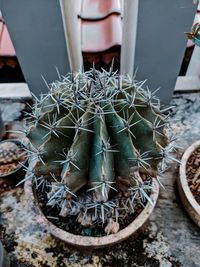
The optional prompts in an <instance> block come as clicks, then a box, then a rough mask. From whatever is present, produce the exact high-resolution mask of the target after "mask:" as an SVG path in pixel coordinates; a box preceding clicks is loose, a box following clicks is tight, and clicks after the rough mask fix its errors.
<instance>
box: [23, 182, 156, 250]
mask: <svg viewBox="0 0 200 267" xmlns="http://www.w3.org/2000/svg"><path fill="white" fill-rule="evenodd" d="M24 189H25V197H26V200H27V203H28V205H29V208H31V209H32V211H33V212H34V213H36V220H37V221H39V222H40V224H43V225H44V226H45V228H46V229H47V230H48V231H49V232H50V233H51V234H52V235H53V236H54V237H56V238H58V239H60V240H62V241H64V242H66V243H68V244H70V245H73V246H76V247H78V248H86V249H96V248H100V247H106V246H109V245H114V244H117V243H119V242H121V241H123V240H125V239H127V238H128V237H130V236H131V235H135V234H136V233H138V231H139V230H141V228H142V227H143V226H144V224H145V222H146V221H147V220H148V218H149V217H150V215H151V213H152V211H153V209H154V207H155V205H156V202H157V199H158V195H159V185H158V182H157V180H156V179H153V184H152V193H151V196H150V198H151V200H152V202H153V205H152V204H150V203H149V202H148V203H147V204H146V206H145V208H144V209H143V211H142V212H141V213H140V214H139V215H138V216H137V218H136V219H135V220H134V221H133V222H132V223H131V224H130V225H129V226H127V227H126V228H124V229H123V230H120V231H119V232H118V233H116V234H111V235H108V236H102V237H88V236H81V235H74V234H71V233H69V232H66V231H64V230H62V229H60V228H58V227H57V226H55V225H54V224H53V223H51V222H50V221H48V219H47V218H46V217H45V216H44V214H43V213H42V211H41V209H40V207H39V204H38V200H37V197H36V195H35V193H34V191H33V186H32V181H31V180H28V181H26V182H25V186H24ZM30 205H31V206H30Z"/></svg>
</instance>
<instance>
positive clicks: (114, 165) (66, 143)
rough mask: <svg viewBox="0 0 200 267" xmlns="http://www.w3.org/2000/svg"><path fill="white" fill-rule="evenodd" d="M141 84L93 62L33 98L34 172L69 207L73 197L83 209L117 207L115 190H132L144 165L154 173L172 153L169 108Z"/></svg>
mask: <svg viewBox="0 0 200 267" xmlns="http://www.w3.org/2000/svg"><path fill="white" fill-rule="evenodd" d="M144 86H145V85H144V82H137V81H135V80H133V79H131V78H130V77H128V76H120V75H118V74H117V73H114V72H112V70H111V71H110V72H107V71H105V70H102V72H100V71H97V70H95V69H92V70H91V71H88V72H85V73H84V72H80V73H76V74H69V75H67V76H66V77H63V78H62V80H60V81H56V82H54V83H53V84H50V85H48V87H49V93H48V94H47V95H45V96H42V97H41V98H40V99H36V102H35V104H34V106H33V107H32V111H31V113H30V114H29V117H30V118H31V120H30V122H29V123H30V127H29V131H28V133H27V137H28V138H29V140H30V150H29V154H30V159H31V160H34V161H36V164H35V167H34V170H33V172H34V177H35V179H36V180H37V177H40V179H41V177H42V178H43V179H44V180H47V181H48V183H49V187H50V192H51V193H50V196H51V197H50V200H51V201H50V202H51V203H54V205H55V204H58V206H61V208H62V210H63V208H66V209H67V210H68V207H71V206H72V203H69V201H70V199H72V202H73V203H76V205H77V203H78V202H79V203H84V204H83V206H85V207H86V209H88V207H89V209H90V208H91V207H93V208H97V209H98V207H100V209H101V211H102V210H103V208H102V207H106V210H107V209H109V208H110V209H113V206H114V204H113V202H112V203H111V202H110V199H112V197H111V196H113V195H115V194H116V191H118V192H120V191H121V193H122V194H125V195H130V191H129V190H130V189H131V188H135V187H136V186H139V185H141V184H142V183H143V179H142V178H141V176H140V173H146V175H147V176H148V177H150V176H152V173H155V171H156V170H157V166H158V164H159V162H162V164H161V165H162V167H163V168H164V167H165V163H166V161H167V162H168V161H170V160H172V157H170V156H169V152H171V151H172V150H173V149H166V147H167V145H168V138H167V137H166V133H165V130H164V127H165V126H166V124H167V116H166V115H163V114H162V111H161V107H160V101H159V100H158V99H157V98H156V96H155V92H150V91H149V89H148V88H146V89H144ZM138 177H139V178H138ZM55 184H57V187H55ZM122 184H123V186H122ZM124 185H125V186H124ZM75 195H76V197H77V201H76V197H75ZM83 195H85V196H86V197H85V199H87V201H85V202H84V201H82V200H80V199H79V198H80V196H81V198H82V196H83ZM78 199H79V200H80V201H78ZM88 199H89V200H88ZM66 200H67V201H66ZM115 204H116V203H115ZM83 206H82V207H83ZM79 211H80V207H79ZM68 212H70V211H69V210H68ZM73 212H74V211H73ZM100 217H101V219H102V220H103V221H104V216H103V214H102V213H101V216H100Z"/></svg>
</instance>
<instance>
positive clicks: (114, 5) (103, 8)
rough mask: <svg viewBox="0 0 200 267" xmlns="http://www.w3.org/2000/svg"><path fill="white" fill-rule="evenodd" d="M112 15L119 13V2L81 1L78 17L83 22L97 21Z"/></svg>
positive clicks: (105, 0) (107, 0)
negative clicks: (83, 20)
mask: <svg viewBox="0 0 200 267" xmlns="http://www.w3.org/2000/svg"><path fill="white" fill-rule="evenodd" d="M112 13H117V14H120V13H121V8H120V0H83V1H82V9H81V14H80V17H81V18H82V19H85V20H98V19H103V18H105V17H107V16H109V15H110V14H112Z"/></svg>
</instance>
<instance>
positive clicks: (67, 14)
mask: <svg viewBox="0 0 200 267" xmlns="http://www.w3.org/2000/svg"><path fill="white" fill-rule="evenodd" d="M60 6H61V12H62V18H63V25H64V31H65V39H66V45H67V50H68V57H69V63H70V67H71V71H73V72H76V71H79V70H80V69H81V68H82V65H83V59H82V53H81V24H80V19H79V18H78V14H80V10H81V0H60Z"/></svg>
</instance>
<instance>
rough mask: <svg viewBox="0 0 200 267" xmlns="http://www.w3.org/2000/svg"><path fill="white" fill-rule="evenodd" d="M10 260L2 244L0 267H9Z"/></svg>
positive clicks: (0, 245)
mask: <svg viewBox="0 0 200 267" xmlns="http://www.w3.org/2000/svg"><path fill="white" fill-rule="evenodd" d="M9 266H10V259H9V257H8V255H7V253H6V251H5V250H4V248H3V246H2V244H1V242H0V267H9Z"/></svg>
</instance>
